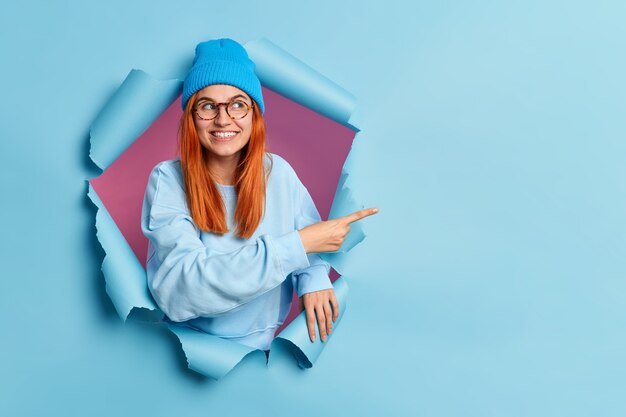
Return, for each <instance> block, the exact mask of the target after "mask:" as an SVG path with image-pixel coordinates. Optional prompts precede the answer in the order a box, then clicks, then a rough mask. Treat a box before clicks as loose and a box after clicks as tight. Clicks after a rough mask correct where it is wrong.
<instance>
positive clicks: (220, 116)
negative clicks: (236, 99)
mask: <svg viewBox="0 0 626 417" xmlns="http://www.w3.org/2000/svg"><path fill="white" fill-rule="evenodd" d="M213 122H215V124H216V125H218V126H227V125H229V124H230V122H231V119H230V116H229V115H228V113H227V112H226V106H219V107H218V108H217V117H216V118H215V119H213Z"/></svg>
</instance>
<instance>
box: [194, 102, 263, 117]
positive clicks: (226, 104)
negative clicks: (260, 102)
mask: <svg viewBox="0 0 626 417" xmlns="http://www.w3.org/2000/svg"><path fill="white" fill-rule="evenodd" d="M205 101H206V102H207V103H211V104H213V105H214V106H217V114H216V115H215V117H211V118H210V119H205V118H204V117H202V116H200V115H199V114H198V103H196V104H195V105H194V106H193V111H194V113H195V114H196V116H198V118H199V119H200V120H214V119H217V118H218V116H219V115H220V107H222V106H225V107H224V108H225V109H226V115H227V116H228V117H230V118H231V120H241V119H243V118H244V117H246V116H247V115H248V113H250V110H252V109H253V108H254V104H248V103H246V102H245V101H242V100H239V99H235V100H232V101H229V102H227V103H213V102H212V101H210V100H200V103H203V102H205ZM235 101H240V102H241V103H243V104H245V106H246V107H247V108H248V110H247V111H246V114H244V115H243V116H241V117H237V118H235V117H233V116H231V115H230V113H228V105H229V104H231V103H234V102H235Z"/></svg>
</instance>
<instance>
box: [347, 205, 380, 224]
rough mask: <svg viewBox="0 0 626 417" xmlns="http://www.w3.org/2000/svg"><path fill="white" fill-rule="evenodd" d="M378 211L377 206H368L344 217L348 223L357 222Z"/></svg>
mask: <svg viewBox="0 0 626 417" xmlns="http://www.w3.org/2000/svg"><path fill="white" fill-rule="evenodd" d="M376 213H378V209H377V208H367V209H363V210H359V211H355V212H354V213H351V214H348V215H347V216H343V217H342V219H343V220H345V221H346V222H348V223H352V222H355V221H357V220H361V219H362V218H364V217H367V216H371V215H372V214H376Z"/></svg>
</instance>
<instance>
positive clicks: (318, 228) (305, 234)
mask: <svg viewBox="0 0 626 417" xmlns="http://www.w3.org/2000/svg"><path fill="white" fill-rule="evenodd" d="M376 213H378V209H377V208H368V209H363V210H359V211H355V212H354V213H351V214H348V215H347V216H343V217H338V218H336V219H332V220H327V221H323V222H319V223H313V224H311V225H309V226H307V227H305V228H304V229H300V230H298V233H300V239H301V240H302V244H303V245H304V250H305V252H306V253H311V252H315V253H318V252H336V251H338V250H339V249H340V248H341V245H342V244H343V241H344V240H345V239H346V235H347V234H348V232H350V223H352V222H355V221H357V220H361V219H362V218H364V217H367V216H371V215H372V214H376Z"/></svg>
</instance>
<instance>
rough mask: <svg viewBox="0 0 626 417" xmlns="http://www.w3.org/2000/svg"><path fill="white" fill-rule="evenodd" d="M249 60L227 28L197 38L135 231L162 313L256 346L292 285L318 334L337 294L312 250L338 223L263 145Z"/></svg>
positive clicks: (345, 224)
mask: <svg viewBox="0 0 626 417" xmlns="http://www.w3.org/2000/svg"><path fill="white" fill-rule="evenodd" d="M254 68H255V65H254V63H253V62H252V61H251V60H250V59H249V58H248V55H247V53H246V51H245V49H244V48H243V47H242V46H241V45H239V44H238V43H237V42H235V41H233V40H231V39H219V40H213V41H208V42H203V43H200V44H199V45H198V46H197V47H196V56H195V59H194V61H193V66H192V68H191V70H190V72H189V74H188V75H187V77H186V78H185V81H184V85H183V98H182V106H183V115H182V118H181V123H180V130H179V153H180V157H179V158H177V159H174V160H168V161H163V162H161V163H159V164H157V165H156V166H155V168H154V169H153V170H152V172H151V174H150V178H149V181H148V186H147V188H146V193H145V196H144V204H143V211H142V231H143V233H144V235H145V236H146V237H147V238H148V239H149V248H148V261H147V275H148V284H149V288H150V291H151V293H152V295H153V297H154V299H155V301H156V303H157V304H158V306H159V307H160V308H161V310H162V311H163V312H164V313H165V315H166V316H167V317H166V319H167V320H169V321H170V322H184V325H186V326H190V327H193V328H195V329H198V330H201V331H204V332H207V333H210V334H214V335H217V336H220V337H223V338H229V339H231V340H233V341H236V342H239V343H242V344H244V345H248V346H252V347H255V348H259V349H263V350H265V351H266V354H267V353H268V350H269V347H270V344H271V342H272V340H273V338H274V333H275V331H276V329H277V328H278V327H279V326H280V325H281V324H282V323H283V322H284V320H285V317H286V316H287V313H288V312H289V310H290V308H291V299H292V293H293V289H294V288H295V289H296V292H297V293H298V296H299V297H301V302H302V304H303V306H304V309H305V311H306V317H307V326H308V330H309V335H310V338H311V341H312V342H314V341H315V335H316V329H315V323H316V320H317V324H318V327H319V333H320V338H321V339H322V341H326V338H327V334H330V333H331V332H332V323H333V322H334V321H336V320H337V318H338V315H339V305H338V303H337V300H336V298H335V294H334V290H333V287H332V284H331V282H330V279H329V277H328V272H329V270H330V266H329V264H328V263H326V262H324V261H323V260H322V259H321V258H320V257H319V256H318V255H316V253H319V252H331V251H336V250H338V249H339V248H340V246H341V244H342V242H343V241H344V239H345V236H346V234H347V232H348V231H349V229H350V228H349V223H350V222H352V221H355V220H358V219H360V218H362V217H365V216H367V215H370V214H373V213H374V212H375V211H376V210H375V209H374V210H372V209H368V210H361V211H359V212H356V213H353V214H351V215H349V216H346V217H343V218H340V219H335V220H331V221H328V222H320V220H321V219H320V215H319V213H318V211H317V209H316V208H315V205H314V203H313V201H312V199H311V196H310V195H309V193H308V191H307V189H306V188H305V187H304V185H303V184H302V183H301V182H300V180H299V179H298V177H297V175H296V173H295V172H294V170H293V169H292V168H291V166H290V165H289V164H288V163H287V161H285V160H284V159H283V158H281V157H280V156H278V155H275V154H270V153H267V152H266V151H265V128H264V124H263V117H262V115H263V112H264V110H265V107H264V102H263V96H262V90H261V84H260V82H259V79H258V78H257V77H256V75H255V73H254Z"/></svg>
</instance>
